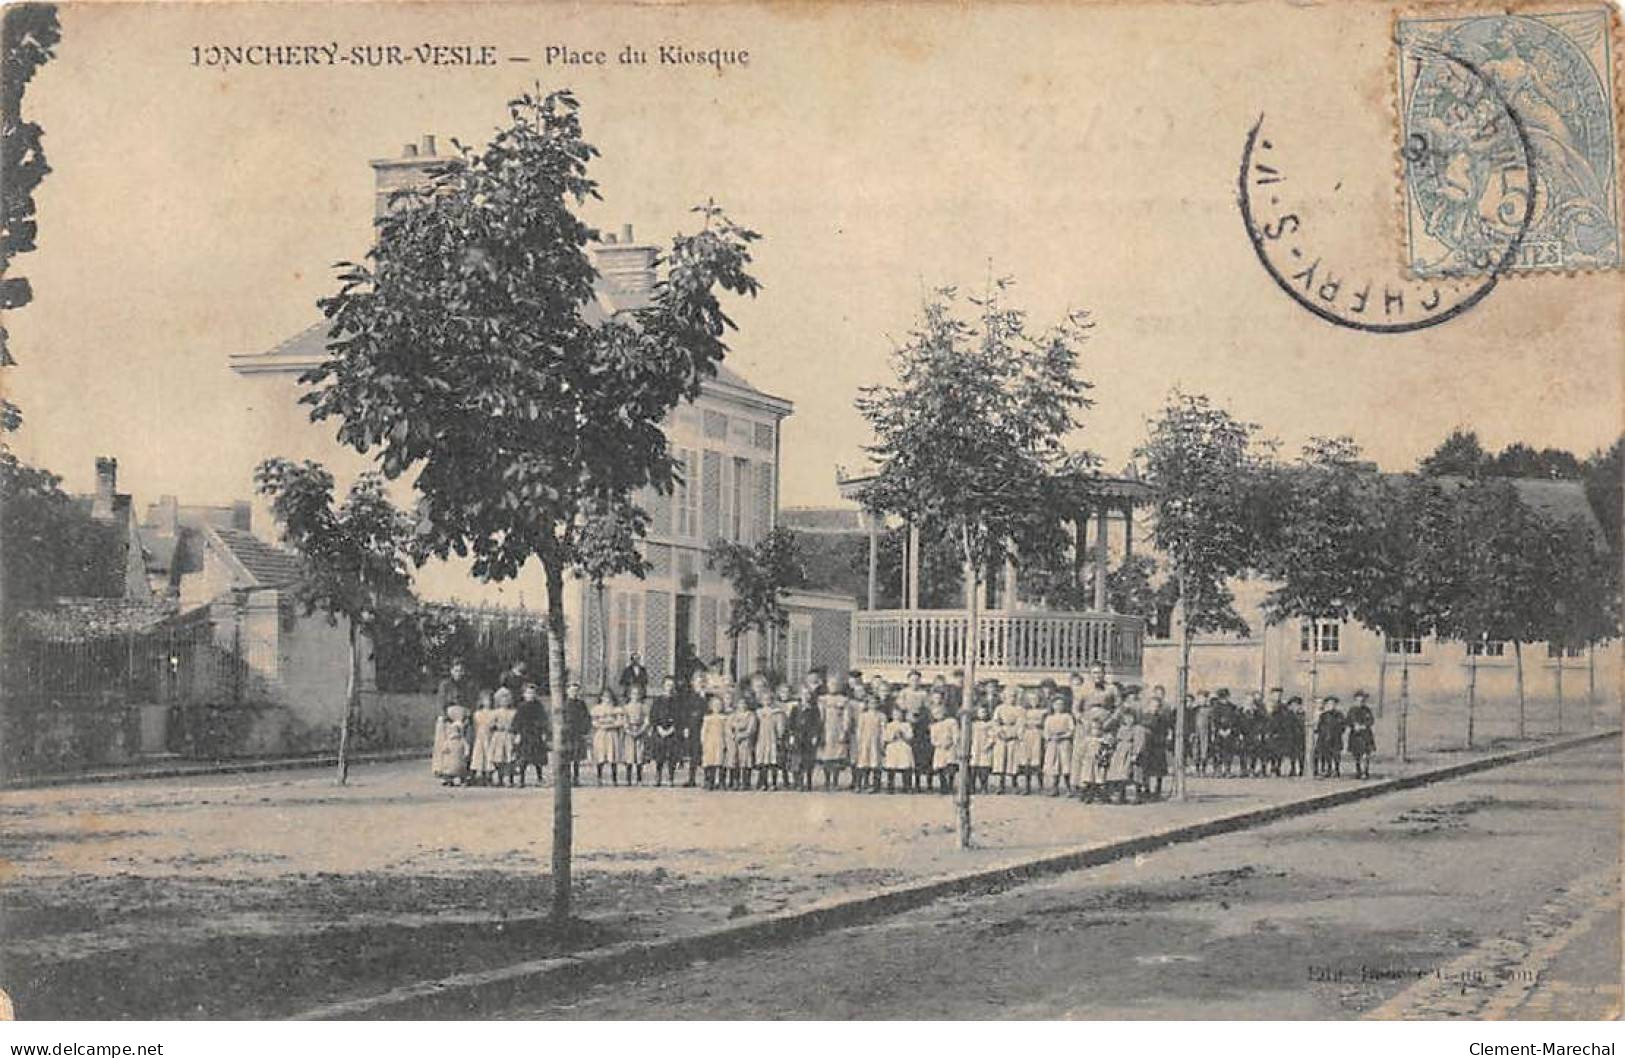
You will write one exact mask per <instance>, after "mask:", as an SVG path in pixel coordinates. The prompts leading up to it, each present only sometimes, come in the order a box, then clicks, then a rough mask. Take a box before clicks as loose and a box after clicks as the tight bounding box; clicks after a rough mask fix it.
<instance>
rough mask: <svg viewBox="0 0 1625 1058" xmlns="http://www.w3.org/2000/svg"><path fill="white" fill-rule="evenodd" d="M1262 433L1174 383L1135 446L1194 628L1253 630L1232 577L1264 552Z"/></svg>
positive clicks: (1157, 535)
mask: <svg viewBox="0 0 1625 1058" xmlns="http://www.w3.org/2000/svg"><path fill="white" fill-rule="evenodd" d="M1257 432H1258V427H1257V425H1256V424H1254V423H1249V422H1243V421H1241V420H1239V419H1237V418H1235V417H1234V416H1232V415H1231V414H1230V413H1229V412H1227V411H1225V410H1224V409H1222V408H1219V407H1216V406H1214V404H1213V403H1212V402H1211V401H1210V400H1209V399H1208V398H1207V397H1205V396H1200V395H1192V394H1186V393H1181V392H1179V391H1178V390H1175V391H1174V392H1173V393H1172V394H1170V395H1169V397H1168V400H1167V402H1166V403H1165V404H1164V406H1163V408H1162V411H1161V412H1160V414H1159V415H1158V416H1157V418H1155V419H1154V420H1152V422H1151V426H1150V431H1149V433H1148V435H1147V437H1146V441H1145V443H1144V444H1142V445H1141V446H1140V448H1139V449H1138V450H1137V452H1136V456H1137V458H1139V459H1140V460H1141V461H1142V462H1143V464H1144V466H1145V469H1146V480H1147V482H1148V483H1149V484H1150V486H1151V490H1152V497H1153V500H1152V509H1153V517H1152V529H1151V537H1152V540H1153V541H1154V542H1155V544H1156V546H1157V548H1158V550H1160V551H1161V552H1162V553H1163V554H1164V555H1165V556H1167V560H1168V562H1169V565H1170V576H1171V577H1172V578H1173V579H1174V581H1175V583H1176V585H1182V586H1183V600H1182V601H1183V602H1184V610H1185V624H1186V627H1187V628H1188V629H1189V631H1190V632H1191V633H1193V634H1200V633H1205V632H1219V631H1234V632H1239V633H1243V634H1245V633H1246V631H1247V622H1246V621H1245V620H1244V619H1243V618H1242V617H1241V615H1240V614H1239V613H1238V612H1237V611H1236V608H1235V596H1234V595H1233V593H1232V592H1231V591H1230V588H1229V583H1228V582H1229V580H1230V579H1231V578H1232V577H1235V576H1237V575H1239V574H1241V573H1242V572H1244V571H1245V570H1247V569H1248V568H1249V567H1251V566H1252V565H1253V564H1254V562H1255V560H1256V556H1257V552H1258V540H1257V530H1256V528H1255V522H1256V519H1257V517H1258V516H1257V514H1256V513H1255V512H1253V511H1252V510H1251V508H1252V507H1253V506H1254V503H1255V501H1256V499H1257V490H1258V483H1259V480H1260V473H1261V470H1262V468H1263V467H1264V466H1265V462H1266V460H1265V453H1264V452H1263V451H1262V450H1261V448H1260V446H1259V445H1258V443H1257V441H1256V435H1257Z"/></svg>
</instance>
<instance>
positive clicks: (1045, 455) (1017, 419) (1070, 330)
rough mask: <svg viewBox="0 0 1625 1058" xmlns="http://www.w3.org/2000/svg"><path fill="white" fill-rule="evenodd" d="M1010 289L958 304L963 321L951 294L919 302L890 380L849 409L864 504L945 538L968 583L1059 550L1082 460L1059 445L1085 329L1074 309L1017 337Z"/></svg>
mask: <svg viewBox="0 0 1625 1058" xmlns="http://www.w3.org/2000/svg"><path fill="white" fill-rule="evenodd" d="M1010 285H1011V284H1010V282H1009V281H1008V280H1000V281H998V282H997V283H995V284H994V285H993V286H992V289H991V290H990V291H989V293H988V294H987V296H985V297H983V298H979V299H978V298H972V299H969V301H970V305H971V307H972V313H971V314H970V316H971V318H968V319H967V318H966V316H965V314H963V313H962V312H961V311H960V301H959V296H958V293H957V291H955V290H954V289H953V288H947V287H945V288H941V289H938V290H937V291H935V292H934V293H933V294H931V295H930V296H929V297H928V298H927V300H926V302H925V305H924V308H923V312H922V318H921V320H920V322H919V323H918V324H917V325H916V327H915V329H914V330H913V331H912V332H910V334H909V336H908V339H907V340H906V341H905V342H904V343H903V344H902V345H901V346H900V347H899V348H898V349H897V350H896V351H895V352H894V354H893V357H892V363H893V367H894V369H895V371H896V378H897V380H896V382H895V383H894V384H891V385H882V386H868V387H865V388H864V389H863V390H862V392H861V394H860V395H859V397H858V400H857V407H858V411H859V412H860V413H861V414H862V415H863V417H864V418H865V419H866V420H867V421H868V422H869V425H870V427H871V428H872V429H873V431H874V436H875V442H874V443H873V444H872V445H870V446H869V447H868V451H869V454H870V456H871V457H872V458H873V459H874V461H875V464H876V466H877V467H878V468H879V470H878V473H877V475H876V477H875V480H874V482H873V483H872V484H871V485H870V487H869V490H868V493H867V494H866V496H865V502H866V503H868V504H869V505H870V506H872V507H874V508H876V509H879V510H884V511H887V512H890V513H894V514H899V515H902V516H903V517H905V518H908V519H909V520H911V521H913V522H915V523H916V524H918V525H920V526H921V527H922V532H924V533H926V534H928V535H935V536H943V537H947V538H949V539H953V540H955V541H956V542H957V544H958V546H959V552H960V559H961V561H962V562H966V563H969V564H971V566H972V567H973V568H974V569H976V570H978V571H980V572H985V571H986V570H988V569H989V568H992V567H993V566H995V565H997V564H999V563H1002V562H1003V561H1004V559H1005V558H1006V557H1010V556H1011V555H1012V553H1013V554H1014V555H1016V556H1019V555H1022V554H1023V553H1025V554H1028V555H1031V556H1041V555H1044V554H1046V553H1052V552H1054V551H1055V550H1056V549H1057V548H1061V549H1064V548H1065V547H1066V546H1067V533H1066V523H1067V519H1068V518H1069V517H1070V510H1069V508H1068V504H1069V503H1072V502H1076V501H1077V500H1078V499H1079V498H1080V497H1079V496H1078V495H1077V493H1078V492H1079V491H1080V490H1079V486H1078V483H1079V482H1080V481H1082V480H1085V479H1086V478H1087V476H1088V473H1089V471H1090V470H1091V469H1092V468H1093V466H1094V464H1095V462H1096V460H1095V457H1094V456H1092V455H1091V454H1089V453H1087V452H1071V451H1068V449H1067V447H1066V439H1067V437H1068V435H1070V434H1071V433H1072V431H1073V430H1074V429H1075V428H1076V427H1077V425H1078V420H1077V415H1078V413H1079V412H1080V411H1082V410H1083V409H1084V408H1086V407H1088V406H1089V403H1090V402H1089V400H1088V396H1087V392H1088V389H1089V388H1090V387H1089V383H1087V382H1085V381H1083V380H1082V379H1080V378H1079V377H1078V374H1077V369H1078V361H1079V355H1080V350H1081V349H1082V347H1083V344H1084V342H1085V341H1086V339H1087V338H1088V335H1089V331H1090V329H1091V328H1092V326H1093V324H1092V322H1091V321H1090V319H1089V317H1088V314H1087V313H1084V312H1074V313H1071V314H1069V315H1068V316H1067V317H1066V318H1065V319H1064V320H1062V321H1061V322H1060V323H1058V324H1056V325H1055V326H1053V327H1051V328H1050V329H1048V330H1046V331H1043V332H1039V333H1031V332H1029V330H1028V325H1027V320H1026V314H1025V313H1024V312H1022V311H1021V310H1019V309H1016V308H1013V307H1011V306H1009V305H1008V304H1006V302H1005V294H1006V292H1007V291H1008V289H1009V288H1010Z"/></svg>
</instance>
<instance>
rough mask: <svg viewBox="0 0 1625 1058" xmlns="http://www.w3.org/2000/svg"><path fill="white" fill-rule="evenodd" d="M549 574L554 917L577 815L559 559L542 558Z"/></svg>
mask: <svg viewBox="0 0 1625 1058" xmlns="http://www.w3.org/2000/svg"><path fill="white" fill-rule="evenodd" d="M542 568H543V569H544V570H545V572H546V574H547V698H548V711H549V712H551V713H552V720H553V748H552V750H551V751H550V752H549V753H548V763H549V764H550V765H552V768H553V909H552V917H553V921H554V922H556V923H559V924H563V923H565V922H568V921H569V919H570V853H571V843H572V842H573V841H574V840H575V839H574V834H573V833H572V831H573V830H574V827H575V817H574V814H573V813H572V811H571V807H570V790H571V787H570V761H569V748H570V742H571V739H572V738H573V737H574V735H575V732H573V731H571V730H570V722H569V716H568V715H567V714H566V712H565V707H564V685H565V683H566V682H567V680H566V676H565V672H564V634H565V628H564V569H563V567H562V566H560V565H559V564H558V563H557V562H543V563H542Z"/></svg>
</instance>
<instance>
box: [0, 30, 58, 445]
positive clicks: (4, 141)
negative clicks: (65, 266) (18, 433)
mask: <svg viewBox="0 0 1625 1058" xmlns="http://www.w3.org/2000/svg"><path fill="white" fill-rule="evenodd" d="M0 36H3V40H0V200H3V201H4V211H5V220H4V224H5V226H4V228H3V229H0V367H6V366H9V365H11V364H12V363H13V362H14V361H13V360H12V357H11V351H10V343H9V342H8V340H7V334H6V329H5V326H4V314H5V313H6V312H11V311H15V310H17V309H20V308H22V307H23V306H24V305H26V304H28V303H29V302H30V301H32V300H33V297H34V293H33V290H32V289H31V288H30V287H29V284H28V280H27V279H25V278H23V277H22V276H17V275H12V274H11V264H12V259H13V258H14V257H16V256H17V255H18V254H22V253H28V252H29V251H31V250H33V249H34V246H35V241H36V237H37V235H38V225H37V224H36V223H35V220H34V191H35V190H36V189H37V188H38V187H39V185H40V181H42V180H44V179H45V175H46V174H47V173H49V172H50V171H51V167H50V166H49V165H47V164H46V161H45V146H44V139H45V133H44V131H43V130H42V129H41V128H40V127H39V125H38V124H36V123H35V122H32V121H27V120H24V118H23V93H24V91H26V90H27V88H28V82H29V81H30V80H32V79H33V77H34V74H35V72H36V71H37V70H38V69H39V68H40V67H41V66H42V65H44V64H45V63H46V62H48V61H49V60H50V59H51V58H52V57H53V56H54V55H55V54H56V46H57V43H58V42H59V41H60V40H61V38H62V30H61V27H60V26H59V25H58V23H57V16H56V5H55V4H34V3H22V4H13V5H11V6H9V7H7V8H6V10H5V13H4V15H3V16H0ZM5 407H6V408H8V409H9V408H10V407H12V406H11V405H9V404H7V405H5ZM8 414H9V413H8Z"/></svg>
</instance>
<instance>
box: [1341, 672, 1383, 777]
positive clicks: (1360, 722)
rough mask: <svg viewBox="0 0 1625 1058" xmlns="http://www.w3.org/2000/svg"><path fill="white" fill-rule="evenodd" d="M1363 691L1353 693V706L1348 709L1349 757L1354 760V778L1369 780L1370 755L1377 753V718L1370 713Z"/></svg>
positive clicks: (1366, 697)
mask: <svg viewBox="0 0 1625 1058" xmlns="http://www.w3.org/2000/svg"><path fill="white" fill-rule="evenodd" d="M1367 700H1368V696H1367V695H1366V693H1365V692H1364V691H1355V692H1354V704H1353V705H1352V706H1350V707H1349V711H1348V716H1347V718H1346V719H1347V720H1348V725H1349V756H1351V757H1353V758H1354V774H1355V777H1356V778H1360V779H1369V778H1371V755H1372V754H1373V753H1375V752H1377V733H1376V731H1375V730H1374V729H1375V727H1376V724H1377V718H1376V717H1375V716H1373V715H1372V713H1371V706H1369V705H1367V704H1366V702H1367Z"/></svg>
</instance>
